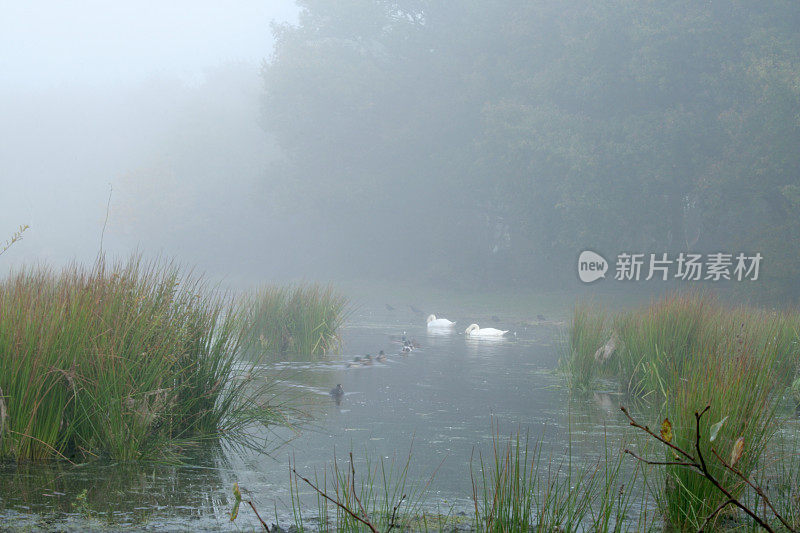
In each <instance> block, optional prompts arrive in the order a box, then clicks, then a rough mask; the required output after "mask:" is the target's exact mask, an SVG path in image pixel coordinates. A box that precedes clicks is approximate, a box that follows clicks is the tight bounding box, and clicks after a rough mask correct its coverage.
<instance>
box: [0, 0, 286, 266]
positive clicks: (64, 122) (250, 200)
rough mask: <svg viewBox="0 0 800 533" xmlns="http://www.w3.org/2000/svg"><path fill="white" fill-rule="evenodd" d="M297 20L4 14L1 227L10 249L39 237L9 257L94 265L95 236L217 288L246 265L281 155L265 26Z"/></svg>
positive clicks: (261, 6) (198, 12)
mask: <svg viewBox="0 0 800 533" xmlns="http://www.w3.org/2000/svg"><path fill="white" fill-rule="evenodd" d="M296 13H297V10H296V8H295V7H294V6H293V5H292V3H291V2H269V3H266V4H265V3H261V2H238V3H237V4H236V6H235V8H224V9H223V8H222V7H221V6H220V5H219V4H217V3H213V2H208V3H205V4H204V3H202V2H201V3H197V2H171V3H168V5H167V4H164V3H161V2H148V3H144V4H141V3H139V4H137V5H136V6H135V7H134V6H132V5H130V6H126V5H123V4H107V3H103V2H94V3H89V4H86V3H84V4H82V7H81V10H80V12H77V11H75V9H74V8H72V7H68V6H67V5H66V4H63V3H60V2H32V3H25V4H19V5H15V6H7V7H4V17H3V19H2V21H0V49H2V52H0V65H2V70H3V73H4V74H3V83H2V86H0V93H1V94H0V100H1V101H2V103H0V138H2V141H3V142H2V144H0V180H1V183H2V192H1V193H0V228H2V235H3V240H5V239H6V238H7V237H10V235H11V233H12V232H13V231H14V230H15V229H16V228H17V227H18V226H19V225H22V224H28V225H30V229H29V230H28V231H27V232H26V233H25V234H24V239H23V240H22V241H20V242H18V243H17V244H15V246H14V248H13V250H9V252H8V253H7V254H5V255H4V258H3V259H4V260H5V261H6V262H7V263H10V264H12V265H19V264H22V263H29V262H34V261H44V262H47V263H50V264H54V265H59V264H63V263H65V262H68V261H71V260H73V259H77V260H79V261H83V262H86V261H89V262H90V261H92V260H93V259H94V257H95V256H96V255H97V253H98V251H99V247H100V240H101V236H102V238H103V247H104V250H105V252H106V253H108V254H109V255H113V256H121V257H124V256H127V255H129V254H130V252H131V251H132V250H138V251H140V252H141V253H143V254H144V255H147V256H155V255H159V254H160V255H163V256H166V257H170V258H172V257H174V258H176V259H177V260H178V261H180V262H182V263H184V264H185V265H187V266H196V267H197V268H198V270H201V271H203V270H207V271H212V272H213V274H215V275H219V276H223V277H224V276H226V275H227V272H228V271H230V270H231V267H234V268H236V267H241V266H243V265H247V264H248V261H251V262H252V257H251V256H250V255H249V252H250V251H252V250H253V248H257V247H256V246H253V247H248V246H246V243H247V242H248V238H245V237H244V235H245V234H248V233H249V234H251V235H252V234H253V233H256V230H255V228H257V227H258V226H259V225H260V224H262V225H263V220H264V217H261V218H258V220H256V218H257V217H259V215H258V213H257V212H255V211H254V205H255V204H254V202H255V201H256V200H255V197H256V196H257V195H258V194H259V193H260V192H261V191H263V190H264V189H265V184H264V183H263V180H264V178H265V176H266V166H267V163H268V162H269V161H270V160H272V159H273V158H274V157H275V153H276V150H275V148H274V143H272V142H271V141H270V139H269V136H268V135H267V133H266V132H265V130H264V128H263V127H262V126H261V125H260V124H259V121H261V117H260V116H259V112H260V105H261V103H260V102H261V98H262V97H261V92H262V86H263V82H262V80H261V77H260V70H261V68H262V65H263V62H264V61H265V60H266V59H267V58H268V57H269V55H270V54H271V51H272V34H271V32H270V24H271V23H272V21H276V22H286V21H292V20H295V19H296ZM109 197H110V203H109ZM107 205H108V206H109V209H108V221H107V223H106V211H107V209H106V208H107ZM104 225H105V232H104V231H103V228H104ZM262 231H263V227H262ZM259 233H260V232H259ZM234 240H235V242H236V248H237V250H234V249H233V247H232V245H231V244H232V242H233V241H234ZM250 240H252V237H250ZM221 256H225V257H228V258H233V257H235V260H233V259H232V260H231V263H229V264H228V265H226V266H225V267H222V265H221V264H220V262H219V258H220V257H221Z"/></svg>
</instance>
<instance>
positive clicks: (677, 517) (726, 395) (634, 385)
mask: <svg viewBox="0 0 800 533" xmlns="http://www.w3.org/2000/svg"><path fill="white" fill-rule="evenodd" d="M593 315H594V316H593ZM605 316H606V315H605V311H603V310H596V311H594V312H592V311H587V310H586V308H582V309H581V310H580V312H577V311H576V314H575V320H576V322H577V325H576V327H575V328H574V329H575V332H574V333H571V339H573V342H572V344H571V346H572V349H571V353H570V354H568V355H570V356H571V358H572V360H574V361H579V362H580V361H584V360H588V359H589V357H590V356H589V354H590V353H591V352H592V349H593V347H592V346H591V344H590V343H581V342H576V341H575V339H580V338H582V337H585V336H586V335H585V331H586V330H587V329H588V330H592V329H593V328H594V329H595V330H596V329H597V328H596V326H593V325H594V324H597V323H598V322H599V321H600V320H602V319H604V318H605ZM797 321H798V315H797V314H796V313H775V312H770V311H764V310H760V309H752V308H747V307H726V306H723V305H721V304H720V303H719V302H717V301H716V300H715V299H714V298H713V297H711V296H710V295H709V294H707V293H702V292H690V293H685V294H677V293H676V294H672V295H669V296H667V297H665V298H662V299H661V300H659V301H655V302H653V303H651V304H650V305H649V306H647V307H645V308H643V309H637V310H633V311H624V312H621V313H618V314H617V315H616V316H614V317H613V319H612V320H611V321H610V322H611V324H610V325H609V326H607V329H606V330H605V333H604V335H605V336H611V335H615V336H616V337H617V338H618V343H617V346H616V351H615V353H614V354H613V356H612V358H611V359H610V360H609V361H607V362H605V363H604V364H601V363H599V362H598V361H594V360H590V361H589V363H586V364H582V363H575V364H568V365H566V367H567V369H568V370H569V371H575V372H578V373H580V375H579V376H576V377H572V378H571V380H570V383H573V384H576V383H577V384H582V385H583V386H584V387H585V386H586V384H587V383H591V380H592V379H593V378H594V377H595V376H597V375H602V376H604V377H609V378H616V379H617V380H618V381H619V384H620V388H621V389H622V390H623V391H625V392H628V393H630V394H632V395H634V397H637V398H645V399H647V400H648V401H649V402H650V403H651V405H653V406H654V407H655V408H656V409H657V410H658V409H661V410H663V411H665V412H666V413H667V415H668V416H669V418H670V419H671V420H672V424H673V426H674V428H675V435H676V437H675V438H676V441H675V443H676V445H677V446H680V447H682V448H684V449H689V448H691V445H692V439H693V435H692V428H694V426H695V420H694V418H693V417H692V416H691V414H692V413H693V412H694V409H695V408H696V406H697V405H704V404H706V403H707V402H710V403H711V405H712V407H711V408H710V409H709V411H708V417H710V418H711V419H714V420H721V419H723V418H724V419H725V420H727V422H726V424H725V426H724V428H723V429H722V431H720V433H719V436H718V439H719V440H718V443H719V445H720V446H730V445H732V444H733V442H734V441H735V440H736V439H737V438H739V437H743V438H744V440H745V442H747V443H748V444H747V453H746V454H745V456H744V457H743V458H742V459H741V461H740V462H739V464H738V470H739V472H741V473H742V474H743V475H744V476H745V477H749V476H750V475H751V474H752V473H753V472H754V471H755V469H756V467H757V466H758V464H759V461H760V460H761V458H762V456H763V454H764V453H765V451H766V450H767V447H768V445H769V442H770V441H771V439H772V438H773V436H774V435H775V433H776V431H777V429H778V426H777V423H776V422H775V409H776V405H777V401H778V399H779V398H780V397H781V396H782V392H783V390H784V389H785V388H786V387H789V386H790V385H791V383H792V379H793V378H794V376H795V372H796V368H797V366H798V361H800V351H798V343H797V331H798V330H797ZM603 342H607V341H606V340H604V339H601V340H599V341H598V340H596V341H595V346H596V347H600V346H602V343H603ZM594 349H595V350H596V349H597V348H594ZM591 363H594V365H593V367H592V368H586V367H589V366H592V365H591ZM573 386H574V385H573ZM575 388H578V387H575ZM703 446H704V453H706V454H707V455H709V454H710V451H709V450H708V449H707V447H706V445H705V444H703ZM708 472H709V473H710V474H711V475H713V476H714V477H715V478H716V479H719V480H720V482H721V483H723V484H725V486H728V487H730V488H731V489H730V490H731V491H732V494H735V495H736V494H739V493H740V491H741V490H743V486H744V484H743V483H742V481H741V480H740V479H737V478H736V476H735V475H734V474H733V473H732V472H730V471H729V470H727V469H726V468H725V467H724V465H722V464H719V463H712V464H710V465H709V467H708ZM665 474H666V478H665V486H664V489H663V490H659V491H656V495H657V496H658V498H659V500H660V502H661V507H662V509H663V512H664V514H665V516H666V517H667V520H668V522H669V523H671V524H676V525H679V526H680V527H688V528H695V529H697V528H698V527H700V526H701V525H702V524H703V522H704V520H705V518H706V517H707V516H708V515H709V514H710V513H711V512H712V511H713V510H714V509H715V508H716V507H717V506H719V505H720V504H722V503H723V501H722V500H721V499H724V498H725V497H726V496H725V495H724V494H721V493H720V491H719V490H717V488H716V487H715V486H714V484H713V483H712V482H710V481H709V479H708V476H704V475H702V474H701V473H698V472H696V471H693V470H691V469H685V468H679V467H674V466H670V465H667V466H666V472H665Z"/></svg>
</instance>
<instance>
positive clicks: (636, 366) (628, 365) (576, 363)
mask: <svg viewBox="0 0 800 533" xmlns="http://www.w3.org/2000/svg"><path fill="white" fill-rule="evenodd" d="M798 331H800V315H798V314H797V313H788V312H785V313H776V312H769V311H764V310H760V309H752V308H748V307H743V306H742V307H726V306H724V305H722V304H720V303H719V302H717V301H716V299H714V298H713V297H712V296H710V295H709V294H708V293H703V292H690V293H685V294H680V293H675V294H672V295H669V296H667V297H665V298H662V299H661V300H658V301H654V302H653V303H651V304H650V305H648V306H646V307H644V308H641V309H635V310H629V311H624V312H620V313H617V314H616V315H613V316H611V317H609V316H608V313H607V311H606V310H605V309H602V308H597V307H592V306H591V305H588V304H579V305H578V306H576V308H575V312H574V315H573V321H572V325H571V328H570V331H569V339H568V342H567V343H566V352H567V353H566V354H565V356H564V358H563V360H562V365H563V368H564V369H565V370H566V373H567V375H568V379H569V382H570V384H571V386H572V388H573V389H587V388H590V387H591V385H592V382H593V381H594V380H595V379H596V378H598V377H606V378H614V379H617V380H618V381H619V383H620V386H621V388H622V389H623V390H624V391H626V392H629V393H632V394H634V395H637V396H645V397H647V396H653V395H655V396H654V397H660V398H662V399H664V398H666V397H667V396H668V395H669V392H670V391H671V390H673V389H675V388H676V387H679V386H680V383H681V381H680V380H681V379H682V378H684V377H685V376H686V375H687V373H688V370H687V369H686V364H687V361H689V360H692V359H693V358H694V357H695V356H696V355H698V354H699V356H700V357H702V356H703V354H707V353H709V350H713V349H714V347H717V346H724V345H726V344H727V343H729V342H730V341H731V340H732V339H743V338H745V337H746V338H748V339H749V341H748V342H750V345H751V348H752V349H756V350H775V351H777V353H778V357H776V358H775V360H774V361H773V363H774V364H776V365H778V371H777V372H775V378H776V379H777V380H778V383H779V384H780V385H782V386H789V385H791V383H792V380H793V378H794V377H795V373H796V369H797V367H798V363H800V342H798ZM612 337H613V338H614V339H615V341H616V342H615V344H616V346H615V348H616V349H615V350H614V353H613V356H611V357H610V358H609V360H608V361H605V362H603V361H599V360H597V358H596V357H595V355H596V353H597V351H598V349H602V348H603V346H604V344H607V343H609V341H610V340H611V339H612ZM701 403H702V402H701Z"/></svg>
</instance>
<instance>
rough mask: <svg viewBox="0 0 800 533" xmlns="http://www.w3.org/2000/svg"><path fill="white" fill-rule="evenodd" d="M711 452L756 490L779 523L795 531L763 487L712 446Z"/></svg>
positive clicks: (723, 464)
mask: <svg viewBox="0 0 800 533" xmlns="http://www.w3.org/2000/svg"><path fill="white" fill-rule="evenodd" d="M711 453H713V454H714V456H715V457H716V458H717V459H718V460H719V462H720V463H722V466H724V467H725V468H727V469H728V470H730V471H731V472H733V473H734V474H735V475H736V476H738V477H739V479H741V480H742V481H744V482H745V483H747V484H748V485H750V488H752V489H753V490H754V491H755V492H756V494H758V496H759V497H760V498H761V500H762V501H763V502H764V505H766V506H768V507H769V508H770V510H771V511H772V514H774V515H775V516H776V517H777V519H778V520H780V521H781V524H783V526H784V527H785V528H786V529H788V530H789V531H797V530H796V529H795V528H793V527H792V526H790V525H789V523H788V522H787V521H786V520H785V519H784V518H783V517H782V516H781V514H780V513H779V512H778V511H777V509H775V507H773V505H772V502H771V501H770V499H769V498H768V497H767V494H766V493H765V492H764V491H763V489H762V488H761V487H759V486H758V485H756V484H755V483H753V482H752V481H750V479H748V478H747V476H745V475H744V474H742V473H741V472H740V471H739V470H738V469H736V468H734V467H733V466H732V465H729V464H728V462H727V461H725V459H723V458H722V457H720V455H719V454H718V453H717V450H715V449H714V447H713V446H712V447H711Z"/></svg>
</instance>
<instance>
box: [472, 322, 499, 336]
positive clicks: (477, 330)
mask: <svg viewBox="0 0 800 533" xmlns="http://www.w3.org/2000/svg"><path fill="white" fill-rule="evenodd" d="M464 333H465V334H466V335H467V337H502V336H503V335H505V334H506V333H508V330H507V329H495V328H481V327H480V326H479V325H478V324H470V326H469V327H468V328H467V329H466V330H464Z"/></svg>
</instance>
